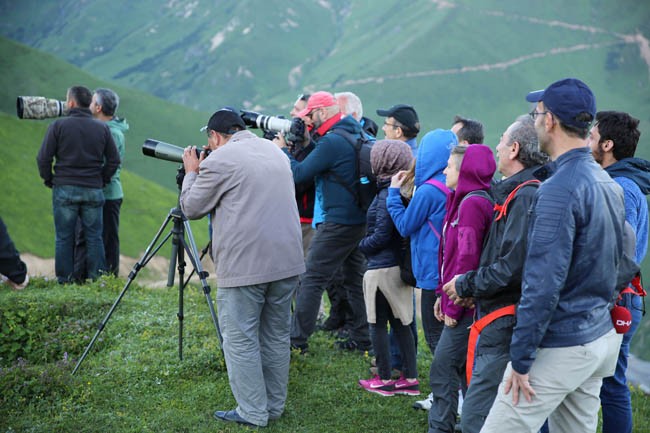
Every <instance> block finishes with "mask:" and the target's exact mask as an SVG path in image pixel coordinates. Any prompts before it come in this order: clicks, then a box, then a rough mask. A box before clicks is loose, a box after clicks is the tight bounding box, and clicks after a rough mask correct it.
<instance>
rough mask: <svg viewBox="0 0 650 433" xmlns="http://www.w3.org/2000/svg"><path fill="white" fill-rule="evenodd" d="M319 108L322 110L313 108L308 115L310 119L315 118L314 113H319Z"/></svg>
mask: <svg viewBox="0 0 650 433" xmlns="http://www.w3.org/2000/svg"><path fill="white" fill-rule="evenodd" d="M319 110H320V108H314V109H313V110H311V112H310V113H309V114H308V115H307V117H309V118H310V119H313V118H314V114H316V113H318V111H319Z"/></svg>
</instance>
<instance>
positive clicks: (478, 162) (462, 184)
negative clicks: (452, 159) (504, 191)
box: [452, 144, 497, 207]
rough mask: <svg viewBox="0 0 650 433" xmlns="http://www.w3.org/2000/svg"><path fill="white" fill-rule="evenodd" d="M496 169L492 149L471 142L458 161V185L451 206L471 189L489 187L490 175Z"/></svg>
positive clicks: (455, 204)
mask: <svg viewBox="0 0 650 433" xmlns="http://www.w3.org/2000/svg"><path fill="white" fill-rule="evenodd" d="M496 169H497V164H496V161H495V160H494V155H493V154H492V149H490V148H489V147H488V146H486V145H484V144H471V145H469V146H467V151H466V152H465V156H464V157H463V161H462V162H461V163H460V171H459V174H458V186H457V187H456V190H455V191H454V198H453V203H452V205H453V207H457V206H458V205H459V204H460V201H461V200H462V199H463V197H465V196H466V195H467V194H468V193H470V192H471V191H476V190H478V189H483V190H487V189H489V188H490V184H491V182H492V176H494V172H495V171H496Z"/></svg>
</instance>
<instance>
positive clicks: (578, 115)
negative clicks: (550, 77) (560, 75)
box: [526, 78, 596, 129]
mask: <svg viewBox="0 0 650 433" xmlns="http://www.w3.org/2000/svg"><path fill="white" fill-rule="evenodd" d="M526 101H528V102H540V101H541V102H543V103H544V106H545V107H546V108H547V109H548V110H549V111H550V112H552V113H553V114H555V115H556V116H557V118H558V119H560V122H562V123H563V124H564V125H567V126H573V127H576V128H580V129H584V128H588V127H589V125H590V124H591V122H592V121H593V119H595V118H596V98H595V97H594V94H593V93H592V91H591V89H590V88H589V86H587V85H586V84H585V83H583V82H582V81H580V80H578V79H577V78H565V79H563V80H560V81H556V82H555V83H553V84H551V85H550V86H548V87H547V88H546V89H544V90H536V91H534V92H530V93H529V94H528V95H527V96H526ZM583 113H587V114H590V115H591V120H589V121H586V120H585V119H586V118H588V117H589V116H584V114H583Z"/></svg>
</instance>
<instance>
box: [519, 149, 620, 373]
mask: <svg viewBox="0 0 650 433" xmlns="http://www.w3.org/2000/svg"><path fill="white" fill-rule="evenodd" d="M549 169H550V170H554V171H555V173H554V174H553V175H552V176H551V177H550V178H548V180H546V181H545V182H544V183H542V184H541V185H540V187H539V189H538V190H537V193H536V194H535V199H534V201H533V205H532V208H531V211H532V213H531V216H530V223H529V226H528V250H527V253H526V263H525V267H524V274H523V280H522V294H521V300H520V302H519V307H518V308H517V325H516V326H515V329H514V333H513V336H512V344H511V346H510V356H511V359H512V367H513V368H514V369H515V371H517V372H518V373H521V374H526V373H528V371H529V370H530V367H531V365H532V363H533V361H534V359H535V355H536V350H537V348H539V347H547V348H549V347H569V346H577V345H581V344H586V343H589V342H591V341H594V340H596V339H597V338H599V337H601V336H603V335H604V334H606V333H607V332H609V331H610V330H611V329H612V320H611V317H610V314H609V305H610V301H611V300H612V296H613V294H614V290H615V288H616V283H617V270H618V265H619V262H620V260H621V257H622V253H623V232H624V224H625V208H624V204H623V191H622V189H621V187H620V186H619V185H618V184H617V183H616V182H614V181H613V180H612V179H611V178H610V177H609V176H608V175H607V173H605V171H604V170H602V169H601V168H600V166H599V165H598V164H597V163H596V162H595V161H594V159H593V157H592V156H591V153H590V150H589V148H588V147H584V148H579V149H573V150H570V151H568V152H566V153H564V154H562V155H561V156H560V157H559V158H557V160H556V161H555V162H553V163H551V164H549V165H547V166H545V167H543V168H542V169H540V170H541V171H548V170H549ZM539 172H540V171H538V172H537V173H536V175H537V174H538V173H539ZM542 174H543V173H542Z"/></svg>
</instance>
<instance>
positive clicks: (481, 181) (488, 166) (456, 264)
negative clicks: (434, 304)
mask: <svg viewBox="0 0 650 433" xmlns="http://www.w3.org/2000/svg"><path fill="white" fill-rule="evenodd" d="M495 170H496V162H495V161H494V156H493V155H492V150H491V149H490V148H489V147H488V146H485V145H482V144H472V145H470V146H468V147H467V151H466V152H465V155H464V156H463V160H462V162H461V164H460V170H459V174H458V185H457V186H456V190H455V191H452V193H451V194H449V196H448V197H447V205H446V209H447V215H446V216H445V220H444V228H443V243H442V245H441V247H440V250H439V255H438V261H439V262H440V275H441V277H440V285H439V287H438V290H437V294H438V295H440V306H441V308H442V312H443V313H444V314H445V315H447V316H449V317H451V318H452V319H455V320H460V319H462V318H463V317H464V316H466V315H472V314H473V312H474V310H473V309H467V308H463V307H460V306H458V305H455V304H454V302H453V301H451V300H450V299H449V297H448V296H447V294H446V293H445V292H444V291H443V290H442V285H443V284H445V283H447V282H448V281H450V280H451V279H452V278H453V277H454V276H456V275H459V274H464V273H465V272H467V271H471V270H473V269H476V268H478V265H479V260H480V258H481V251H482V249H483V239H484V238H485V236H486V235H487V233H488V230H489V229H490V225H491V224H492V215H493V205H492V203H491V202H490V201H489V200H487V199H486V198H485V197H480V196H471V197H468V198H467V199H466V200H463V199H464V198H465V196H466V195H467V194H469V193H470V192H472V191H477V190H483V191H487V190H489V189H490V183H491V181H492V176H493V175H494V172H495ZM461 202H462V205H461ZM456 221H458V224H456Z"/></svg>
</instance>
